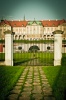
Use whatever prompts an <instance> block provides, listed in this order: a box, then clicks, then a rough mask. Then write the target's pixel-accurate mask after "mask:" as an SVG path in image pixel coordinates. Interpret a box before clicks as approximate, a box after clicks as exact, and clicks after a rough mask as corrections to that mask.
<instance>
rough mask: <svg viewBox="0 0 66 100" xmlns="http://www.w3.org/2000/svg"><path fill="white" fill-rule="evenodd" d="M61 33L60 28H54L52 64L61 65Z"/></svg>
mask: <svg viewBox="0 0 66 100" xmlns="http://www.w3.org/2000/svg"><path fill="white" fill-rule="evenodd" d="M62 33H63V31H61V30H56V31H54V32H53V34H54V66H59V65H61V58H62Z"/></svg>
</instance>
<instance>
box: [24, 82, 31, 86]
mask: <svg viewBox="0 0 66 100" xmlns="http://www.w3.org/2000/svg"><path fill="white" fill-rule="evenodd" d="M24 86H32V84H29V83H28V84H24Z"/></svg>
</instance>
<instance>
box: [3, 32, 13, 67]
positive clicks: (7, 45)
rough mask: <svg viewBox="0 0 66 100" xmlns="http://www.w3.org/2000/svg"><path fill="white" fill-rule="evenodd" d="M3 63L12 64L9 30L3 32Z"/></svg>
mask: <svg viewBox="0 0 66 100" xmlns="http://www.w3.org/2000/svg"><path fill="white" fill-rule="evenodd" d="M5 65H7V66H13V35H12V34H11V31H6V32H5Z"/></svg>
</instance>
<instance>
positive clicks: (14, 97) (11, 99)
mask: <svg viewBox="0 0 66 100" xmlns="http://www.w3.org/2000/svg"><path fill="white" fill-rule="evenodd" d="M17 98H18V95H17V94H11V95H9V96H8V100H17Z"/></svg>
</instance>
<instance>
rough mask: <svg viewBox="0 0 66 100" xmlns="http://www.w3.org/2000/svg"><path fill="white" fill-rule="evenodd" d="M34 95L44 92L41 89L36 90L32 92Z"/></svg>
mask: <svg viewBox="0 0 66 100" xmlns="http://www.w3.org/2000/svg"><path fill="white" fill-rule="evenodd" d="M32 93H42V90H41V89H40V90H37V89H34V90H33V91H32Z"/></svg>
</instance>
